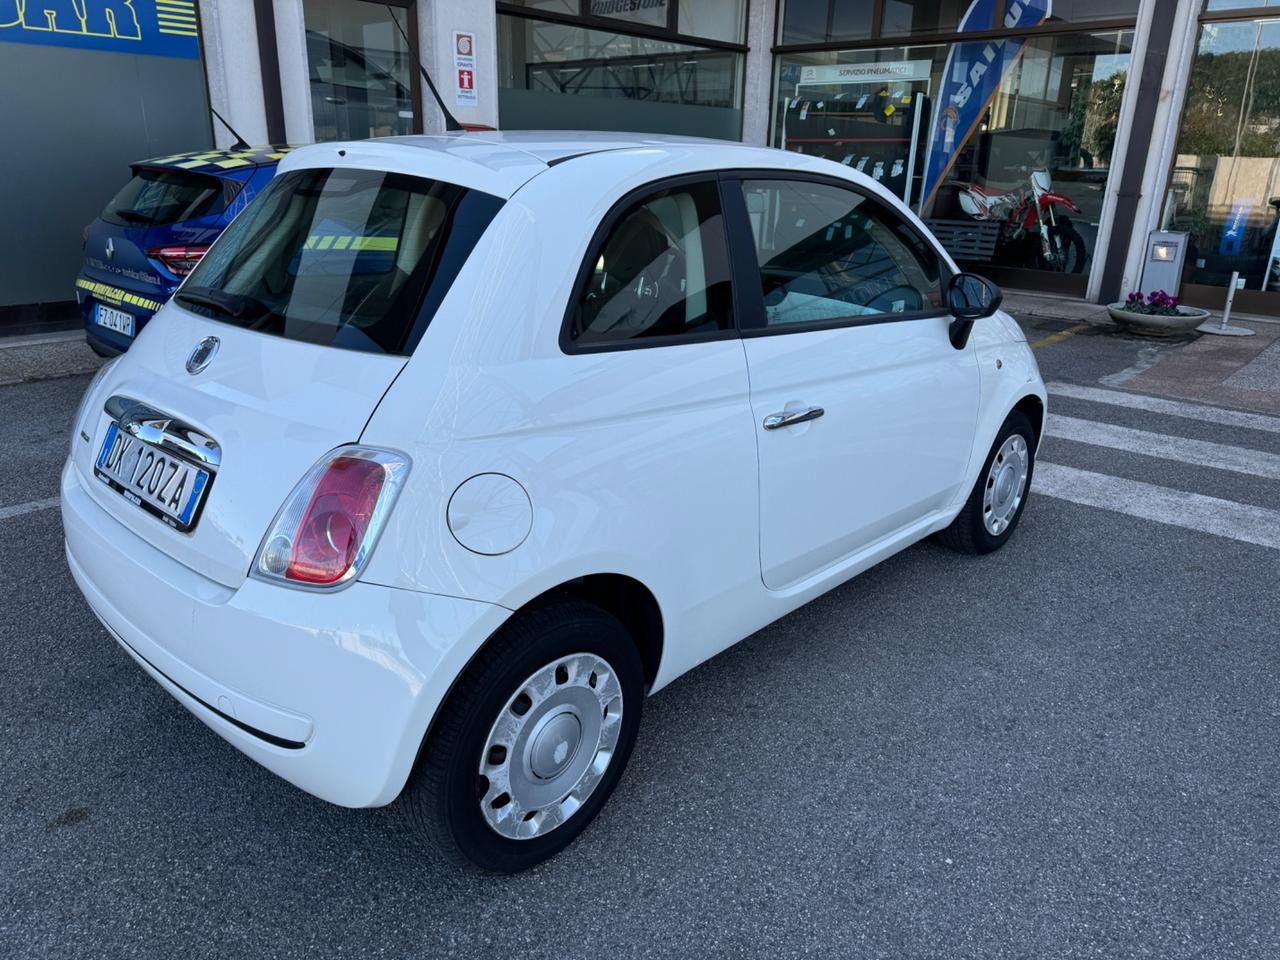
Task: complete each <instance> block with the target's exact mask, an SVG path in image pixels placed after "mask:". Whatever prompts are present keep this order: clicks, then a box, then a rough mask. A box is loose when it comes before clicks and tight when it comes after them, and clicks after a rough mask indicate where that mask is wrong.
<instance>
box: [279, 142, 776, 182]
mask: <svg viewBox="0 0 1280 960" xmlns="http://www.w3.org/2000/svg"><path fill="white" fill-rule="evenodd" d="M637 149H643V150H645V151H646V152H652V153H653V154H654V156H655V159H656V158H657V157H658V156H661V155H670V154H674V153H677V152H687V151H689V150H691V149H692V150H699V151H701V150H706V151H708V153H712V152H714V153H715V154H716V156H715V157H714V163H713V165H715V166H724V167H732V166H739V167H749V166H760V167H775V166H792V165H794V161H795V160H797V159H799V155H798V154H794V153H791V154H789V153H786V152H784V151H781V150H777V149H774V148H771V147H753V146H748V145H745V144H742V143H739V142H737V141H732V140H712V139H708V138H704V137H682V136H675V135H671V134H656V133H653V134H650V133H613V132H598V131H590V130H563V131H562V130H515V131H496V130H492V131H491V130H486V131H477V132H467V133H454V134H424V135H418V136H409V137H384V138H379V139H373V140H354V141H348V142H331V143H320V144H312V145H310V146H306V147H299V148H297V149H296V150H294V151H293V152H292V153H291V154H290V155H289V157H288V159H287V160H285V161H284V162H282V163H281V165H280V170H281V172H285V171H288V170H296V169H302V168H306V167H331V166H347V167H360V168H364V169H370V170H388V171H394V172H400V173H408V174H419V175H420V174H421V173H422V166H423V162H424V161H425V160H427V159H428V155H429V159H430V163H431V167H432V171H433V173H432V175H433V176H436V177H439V178H441V179H446V180H449V181H450V182H453V183H459V184H462V185H463V186H467V187H472V188H474V189H477V190H482V191H484V192H486V193H490V194H493V195H494V196H499V197H502V198H504V199H505V198H507V197H510V196H511V195H512V194H513V193H515V191H516V190H518V189H519V188H520V187H521V186H522V185H523V184H525V183H527V182H528V181H529V180H530V179H532V178H533V177H535V176H537V175H538V174H539V173H541V172H542V171H544V170H546V169H547V168H548V167H551V166H554V165H556V164H558V163H561V162H563V161H566V160H570V159H572V158H574V157H579V156H584V155H587V154H594V153H602V152H604V151H610V150H637ZM783 158H789V159H786V160H784V159H783Z"/></svg>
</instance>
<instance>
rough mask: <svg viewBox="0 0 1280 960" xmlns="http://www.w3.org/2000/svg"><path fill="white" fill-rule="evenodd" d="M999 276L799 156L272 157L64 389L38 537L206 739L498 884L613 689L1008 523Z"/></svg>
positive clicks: (641, 140)
mask: <svg viewBox="0 0 1280 960" xmlns="http://www.w3.org/2000/svg"><path fill="white" fill-rule="evenodd" d="M999 299H1000V295H999V293H998V291H997V290H996V289H995V288H994V287H993V286H991V285H990V284H989V283H987V282H986V281H985V280H982V279H980V278H978V277H974V276H972V275H968V274H963V273H960V272H959V271H958V270H957V268H956V266H955V264H954V263H953V262H952V260H951V259H950V258H949V257H948V256H947V254H946V253H945V252H944V251H943V250H942V249H941V248H940V247H939V246H938V244H937V242H936V241H935V240H934V239H933V237H932V236H931V235H930V234H929V232H928V230H927V229H926V228H925V227H924V226H923V225H922V224H921V222H920V221H919V220H918V219H916V217H915V216H914V215H913V214H911V213H910V212H909V211H908V210H907V209H906V208H905V207H904V206H903V205H902V204H901V203H900V202H899V201H898V200H896V199H894V198H893V197H891V196H890V195H889V194H888V193H886V192H885V191H884V190H883V189H881V188H880V187H879V186H878V185H877V184H876V183H875V182H874V181H872V180H870V179H869V178H867V177H864V176H862V175H860V174H858V173H855V172H853V171H851V170H849V169H848V168H846V167H842V166H839V165H837V164H834V163H830V162H828V161H825V160H819V159H814V158H810V157H804V156H800V155H797V154H793V153H784V152H781V151H777V150H769V149H761V148H754V147H747V146H742V145H735V144H727V143H721V142H711V141H696V140H683V139H678V138H651V137H641V136H621V135H590V134H587V135H584V134H578V133H575V134H528V135H502V134H490V135H470V134H467V135H457V136H449V137H412V138H406V139H393V140H385V141H366V142H360V143H338V144H326V145H317V146H312V147H305V148H303V149H300V150H297V151H295V152H293V153H291V154H290V155H289V156H288V157H287V158H286V159H285V160H284V161H283V162H282V163H281V164H280V168H279V173H278V175H277V176H276V178H275V179H274V180H273V181H272V183H271V185H270V186H269V187H268V188H267V189H266V190H264V191H263V193H262V194H261V195H259V196H258V197H257V198H256V199H255V200H254V201H253V202H252V203H251V204H250V205H249V206H248V207H247V209H246V210H245V212H244V213H243V214H242V215H241V216H240V217H238V218H237V219H236V220H235V222H234V223H233V224H232V225H231V226H230V228H229V229H228V230H227V231H226V232H225V233H224V234H223V236H222V237H221V238H220V239H219V240H218V241H217V243H216V244H215V245H214V246H213V248H212V249H211V250H210V251H209V253H208V254H207V255H206V256H205V258H204V260H203V261H202V262H201V263H200V265H199V266H198V267H197V268H196V269H195V270H194V271H193V272H192V273H191V275H190V276H189V277H188V278H187V281H186V282H185V283H184V284H183V286H182V288H181V290H180V291H179V292H178V293H177V295H176V296H175V298H174V300H173V301H172V302H171V303H170V304H168V305H167V306H165V307H164V309H163V310H161V312H160V313H159V315H158V316H157V318H156V320H155V321H153V322H152V323H151V324H149V325H148V326H147V328H146V330H145V331H143V333H142V335H141V336H140V337H139V338H138V341H137V343H136V344H135V345H134V346H133V347H132V349H130V351H129V352H128V354H126V355H125V356H124V357H122V358H121V359H119V360H116V361H114V362H113V363H111V364H108V365H107V366H105V367H104V368H103V369H102V371H101V372H100V373H99V374H98V376H97V377H96V379H95V380H94V381H93V383H92V384H91V385H90V387H89V389H88V391H87V393H86V394H85V398H84V401H83V403H82V405H81V408H80V410H79V412H78V414H77V416H76V422H75V426H74V430H73V432H72V437H73V439H72V450H71V455H70V458H69V459H68V461H67V464H66V467H65V469H64V471H63V475H62V508H63V519H64V524H65V529H66V552H67V560H68V563H69V564H70V567H71V571H72V573H73V574H74V576H75V579H76V582H77V584H78V585H79V587H80V589H81V590H82V591H83V592H84V595H85V597H86V599H87V600H88V602H89V604H90V606H91V607H92V608H93V610H94V612H95V613H96V614H97V615H98V617H99V618H100V619H101V620H102V622H103V624H105V625H106V627H107V629H108V630H109V631H110V633H111V635H112V636H113V637H114V638H115V639H116V640H117V641H118V642H119V643H120V645H121V646H122V647H123V648H124V649H125V650H126V651H127V652H128V653H129V655H130V656H132V657H133V658H134V659H135V660H136V661H137V662H138V663H139V665H140V666H141V667H142V668H143V669H144V670H146V672H147V673H149V674H150V675H151V676H152V677H153V678H154V679H155V680H156V682H158V683H159V684H160V685H161V686H163V687H164V688H165V689H166V690H168V691H169V693H171V694H172V695H173V696H174V697H175V698H177V700H179V701H180V702H181V703H182V704H183V705H184V706H185V707H186V708H187V709H188V710H190V711H191V712H192V713H194V714H195V715H196V716H197V717H199V718H200V719H201V720H202V721H204V723H206V724H208V725H209V726H210V727H211V728H212V729H213V730H214V731H216V732H217V733H218V734H219V735H220V736H222V737H223V738H225V739H226V740H228V741H230V742H231V743H232V744H233V745H234V746H235V747H237V748H238V749H240V750H242V751H243V752H245V753H246V754H248V755H249V756H250V757H252V758H253V759H255V760H257V761H258V762H259V763H261V764H262V765H264V766H266V767H267V768H269V769H271V770H273V771H275V772H276V773H278V774H279V775H280V776H282V777H284V778H285V779H287V780H289V781H290V782H292V783H294V784H296V785H297V786H299V787H301V788H302V789H304V790H306V791H309V792H310V793H313V794H315V795H316V796H319V797H322V798H324V799H326V800H330V801H332V802H334V803H337V804H343V805H346V806H351V807H362V806H374V805H379V804H387V803H390V802H391V801H392V800H395V799H396V798H397V797H400V795H401V794H402V793H403V794H404V795H405V796H404V797H403V798H402V800H401V804H402V806H403V807H404V809H405V810H406V812H407V813H408V815H409V816H410V818H411V820H412V821H413V822H414V823H415V825H417V826H418V827H419V828H420V829H421V830H422V832H423V833H425V834H427V835H429V836H430V837H431V838H433V839H434V841H435V842H436V843H437V844H438V845H439V846H440V848H441V849H442V850H443V851H444V853H445V854H446V855H447V856H449V857H450V858H452V859H453V860H455V861H458V862H466V861H470V862H472V863H474V864H477V865H480V866H482V867H485V868H488V869H492V870H499V871H512V870H518V869H521V868H524V867H528V866H530V865H532V864H534V863H537V862H538V861H540V860H543V859H545V858H546V857H548V856H550V855H552V854H554V853H555V852H556V851H558V850H560V849H561V848H563V847H564V846H565V845H566V844H568V843H569V842H570V841H571V840H572V839H573V838H574V837H575V836H576V835H577V834H578V833H580V832H581V831H582V830H583V829H584V828H585V827H586V826H587V824H588V823H589V822H590V821H591V819H592V818H593V817H594V816H595V815H596V814H597V813H598V812H599V810H600V808H601V806H602V805H603V804H604V803H605V801H606V799H607V798H608V796H609V794H610V793H611V792H612V790H613V788H614V786H615V785H616V784H617V782H618V778H619V776H620V775H621V773H622V769H623V766H624V765H625V764H626V762H627V758H628V755H629V754H630V753H631V749H632V746H633V744H634V743H635V739H636V731H637V727H638V725H639V722H640V713H641V706H642V701H643V699H644V697H645V696H646V694H648V693H652V692H653V691H655V690H657V689H659V688H661V687H662V686H664V685H665V684H667V683H669V682H671V680H672V679H674V678H675V677H677V676H679V675H680V674H681V673H683V672H685V671H686V670H688V669H690V668H691V667H693V666H695V665H696V664H698V663H700V662H701V661H703V660H706V659H707V658H708V657H711V656H712V655H714V654H715V653H717V652H718V651H721V650H723V649H724V648H726V647H728V646H729V645H730V644H732V643H734V642H736V641H738V640H740V639H741V638H743V637H745V636H747V635H748V634H750V633H751V632H753V631H755V630H758V629H760V628H761V627H762V626H764V625H765V624H767V623H769V622H770V621H772V620H775V619H777V618H778V617H781V616H782V615H784V614H785V613H787V612H788V611H790V610H793V609H795V608H796V607H798V606H800V605H801V604H803V603H805V602H806V601H808V600H810V599H812V598H814V597H816V596H818V595H819V594H821V593H823V592H824V591H827V590H830V589H831V588H832V587H835V586H836V585H837V584H840V583H842V582H843V581H845V580H847V579H849V578H850V577H852V576H854V575H855V574H857V573H858V572H860V571H862V570H865V569H866V568H867V567H869V566H871V565H872V564H874V563H876V562H877V561H879V560H882V559H883V558H885V557H887V556H889V555H890V554H892V553H894V552H896V551H898V550H901V549H903V548H904V547H906V546H907V545H909V544H911V543H914V542H916V541H918V540H920V539H921V538H923V537H926V536H928V535H930V534H934V533H936V534H939V535H940V537H941V538H942V539H943V540H944V541H945V542H946V543H948V544H950V545H952V546H954V547H956V548H958V549H960V550H962V551H965V552H970V553H985V552H987V551H991V550H994V549H996V548H997V547H999V546H1000V545H1001V544H1003V543H1004V542H1005V541H1006V540H1007V539H1008V538H1009V536H1010V534H1011V533H1012V532H1013V530H1014V528H1015V527H1016V526H1017V523H1018V518H1019V516H1020V514H1021V512H1022V510H1023V508H1024V507H1025V505H1026V497H1027V492H1028V488H1029V483H1030V479H1031V472H1032V464H1033V457H1034V452H1035V450H1036V446H1037V442H1038V440H1039V437H1040V432H1041V426H1042V423H1043V421H1044V412H1045V392H1044V386H1043V384H1042V382H1041V379H1040V375H1039V372H1038V370H1037V368H1036V363H1035V360H1034V359H1033V357H1032V354H1031V352H1030V350H1029V349H1028V347H1027V345H1026V342H1025V340H1024V338H1023V336H1022V334H1021V333H1020V332H1019V328H1018V326H1017V325H1016V324H1015V323H1014V322H1013V320H1012V319H1010V318H1009V317H1008V316H1006V315H1004V314H1003V313H1000V312H999V310H998V306H999Z"/></svg>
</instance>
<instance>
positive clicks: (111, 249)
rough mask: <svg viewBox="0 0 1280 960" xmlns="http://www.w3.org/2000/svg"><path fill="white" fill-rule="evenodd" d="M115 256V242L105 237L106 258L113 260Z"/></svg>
mask: <svg viewBox="0 0 1280 960" xmlns="http://www.w3.org/2000/svg"><path fill="white" fill-rule="evenodd" d="M115 256H116V242H115V241H114V240H112V239H111V238H110V237H107V259H108V260H114V259H115Z"/></svg>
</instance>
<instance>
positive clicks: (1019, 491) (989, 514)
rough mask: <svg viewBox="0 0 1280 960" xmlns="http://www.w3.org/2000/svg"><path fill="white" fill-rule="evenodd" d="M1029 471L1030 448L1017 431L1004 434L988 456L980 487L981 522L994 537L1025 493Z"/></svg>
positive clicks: (1014, 511) (1003, 526)
mask: <svg viewBox="0 0 1280 960" xmlns="http://www.w3.org/2000/svg"><path fill="white" fill-rule="evenodd" d="M1030 472H1031V452H1030V451H1029V450H1028V449H1027V441H1026V439H1025V438H1024V437H1023V436H1022V434H1020V433H1015V434H1012V435H1011V436H1009V437H1007V438H1006V439H1005V441H1004V443H1002V444H1000V449H999V450H997V451H996V455H995V457H993V458H992V460H991V468H990V469H989V470H988V471H987V482H986V486H985V487H984V489H983V491H982V523H983V526H985V527H986V528H987V533H989V534H991V535H992V536H993V537H998V536H1000V534H1002V533H1004V532H1005V530H1007V529H1009V524H1010V522H1011V521H1012V520H1013V518H1014V517H1015V516H1017V514H1018V507H1019V506H1020V505H1021V504H1022V498H1023V497H1025V496H1026V493H1027V475H1028V474H1029V473H1030Z"/></svg>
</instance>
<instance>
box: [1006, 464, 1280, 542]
mask: <svg viewBox="0 0 1280 960" xmlns="http://www.w3.org/2000/svg"><path fill="white" fill-rule="evenodd" d="M1031 490H1032V492H1033V493H1038V494H1043V495H1044V496H1048V497H1056V498H1057V499H1059V500H1069V501H1070V502H1072V503H1079V504H1083V505H1085V506H1089V507H1101V508H1102V509H1104V510H1113V511H1116V512H1117V513H1126V514H1128V515H1129V516H1132V517H1141V518H1143V519H1145V520H1154V521H1155V522H1157V523H1167V524H1172V525H1173V526H1177V527H1184V528H1186V529H1188V530H1199V531H1200V532H1202V533H1212V534H1216V535H1217V536H1220V537H1230V538H1231V539H1233V540H1243V541H1244V542H1245V543H1256V544H1258V545H1259V546H1263V547H1271V548H1272V549H1274V550H1280V510H1268V509H1266V508H1265V507H1255V506H1250V505H1248V504H1244V503H1235V502H1233V501H1231V500H1222V499H1219V498H1218V497H1207V496H1204V495H1203V494H1199V493H1187V492H1186V491H1183V490H1171V489H1169V488H1168V487H1158V486H1156V485H1155V484H1153V483H1143V482H1142V481H1140V480H1125V479H1122V478H1121V477H1112V476H1108V475H1107V474H1105V473H1094V472H1093V471H1091V470H1078V469H1076V468H1075V467H1065V466H1062V465H1061V464H1057V463H1043V462H1041V463H1037V464H1036V472H1035V478H1034V479H1033V480H1032V481H1031Z"/></svg>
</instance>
